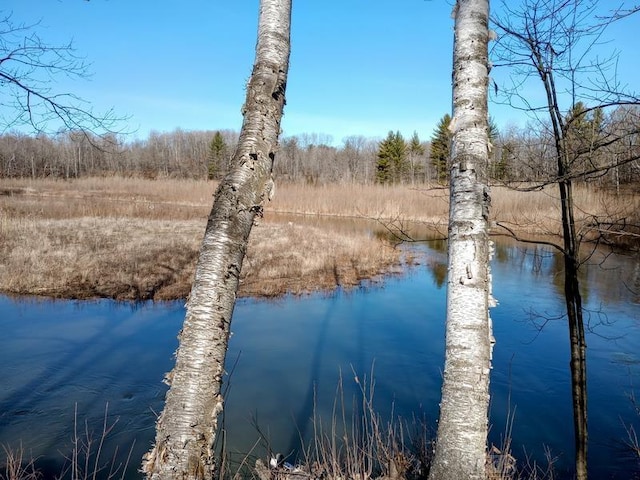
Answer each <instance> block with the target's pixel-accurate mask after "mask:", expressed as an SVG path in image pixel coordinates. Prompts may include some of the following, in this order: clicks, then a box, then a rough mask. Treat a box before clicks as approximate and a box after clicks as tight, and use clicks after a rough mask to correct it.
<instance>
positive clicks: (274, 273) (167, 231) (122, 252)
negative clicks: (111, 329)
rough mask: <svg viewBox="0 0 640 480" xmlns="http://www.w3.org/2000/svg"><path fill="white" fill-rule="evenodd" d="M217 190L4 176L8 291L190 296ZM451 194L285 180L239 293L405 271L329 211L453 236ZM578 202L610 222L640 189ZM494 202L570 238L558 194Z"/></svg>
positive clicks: (500, 197)
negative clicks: (561, 219)
mask: <svg viewBox="0 0 640 480" xmlns="http://www.w3.org/2000/svg"><path fill="white" fill-rule="evenodd" d="M214 190H215V185H214V184H213V183H211V182H205V181H188V180H172V179H161V180H143V179H139V178H118V177H110V178H88V179H80V180H74V181H60V180H36V181H32V180H7V179H3V180H0V258H2V261H1V263H0V291H2V292H5V293H9V294H20V295H22V294H33V295H43V296H50V297H58V298H94V297H107V298H116V299H127V300H135V299H149V298H153V299H156V300H165V299H177V298H184V297H186V295H187V294H188V292H189V289H190V283H191V277H192V274H193V269H194V266H195V261H196V258H197V254H198V248H199V245H200V240H201V238H202V234H203V232H204V227H205V224H206V218H207V215H208V213H209V209H210V208H211V203H212V195H213V192H214ZM447 195H448V193H447V191H446V190H443V189H427V188H424V187H415V188H414V187H409V186H374V185H347V186H341V185H332V186H308V185H301V184H296V185H277V191H276V195H275V198H274V201H273V202H271V203H269V204H268V205H267V206H266V208H265V218H264V219H262V220H261V221H260V223H259V225H258V226H257V227H256V228H255V229H254V231H253V233H252V238H251V242H250V246H249V251H248V254H247V258H246V260H245V264H244V267H243V275H242V280H241V290H240V294H241V295H245V296H247V295H254V296H275V295H279V294H282V293H285V292H291V293H296V294H298V293H303V292H310V291H315V290H324V289H330V288H333V287H335V286H336V285H343V286H352V285H356V284H358V283H359V282H361V281H362V280H364V279H369V278H373V277H376V276H377V275H380V274H384V273H387V272H389V271H391V270H394V269H396V268H397V267H398V265H399V264H400V263H401V260H402V259H401V252H400V251H399V250H397V249H394V248H393V247H392V246H391V245H390V244H388V243H386V242H385V241H384V240H382V239H381V238H378V237H377V236H372V235H370V234H369V233H368V231H367V229H364V228H362V227H361V226H360V227H358V226H354V225H353V224H352V223H350V222H338V221H336V222H330V221H322V222H320V221H318V218H321V217H322V218H330V217H350V218H365V219H376V220H379V221H380V222H394V224H395V225H400V224H402V225H403V226H405V225H408V223H410V222H414V224H415V223H416V222H417V223H419V224H422V225H426V226H429V227H433V228H436V229H438V230H439V231H441V232H444V231H446V219H447V209H448V196H447ZM576 203H577V205H578V206H579V211H581V212H589V213H590V214H593V213H596V214H597V215H601V216H602V218H604V216H606V215H609V216H612V215H614V213H615V214H616V215H618V216H620V215H622V214H625V215H627V216H629V215H633V214H634V213H635V212H636V211H638V210H640V202H639V201H638V196H637V195H636V196H627V197H624V198H621V197H614V196H612V195H607V194H605V193H601V192H600V193H594V192H593V191H589V190H587V189H577V191H576ZM492 208H493V212H492V215H493V216H494V218H495V219H497V220H500V221H502V222H505V223H506V224H507V225H509V226H510V227H511V228H514V229H516V230H517V231H518V232H521V233H537V234H540V233H542V234H550V235H553V234H558V233H559V229H560V226H559V225H560V224H559V214H558V211H557V199H556V198H555V191H552V190H549V191H548V192H547V191H541V192H533V193H518V192H513V191H509V190H506V189H501V188H495V189H494V190H493V207H492ZM288 215H291V216H288ZM592 220H593V215H587V214H586V213H585V214H583V215H581V217H580V218H579V222H580V224H579V225H581V226H583V227H584V228H587V225H588V222H590V221H592ZM371 225H374V226H375V225H376V222H372V223H371ZM371 225H369V226H370V227H371ZM378 226H379V228H380V230H384V227H382V225H381V224H378Z"/></svg>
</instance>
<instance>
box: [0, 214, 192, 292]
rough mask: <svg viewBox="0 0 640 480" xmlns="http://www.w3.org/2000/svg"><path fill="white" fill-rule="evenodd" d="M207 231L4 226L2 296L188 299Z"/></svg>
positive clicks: (88, 224)
mask: <svg viewBox="0 0 640 480" xmlns="http://www.w3.org/2000/svg"><path fill="white" fill-rule="evenodd" d="M202 228H203V226H202V225H201V224H199V223H197V222H168V221H152V220H144V221H142V220H135V219H119V220H116V219H110V218H77V219H68V220H40V219H35V220H30V221H21V222H20V221H18V222H15V223H5V225H3V227H2V230H1V231H0V237H1V238H2V243H1V244H0V252H1V253H0V255H1V256H2V258H3V259H4V261H3V262H2V264H0V289H1V290H2V291H4V292H7V293H12V294H31V295H45V296H50V297H57V298H94V297H106V298H117V299H123V300H124V299H126V300H142V299H150V298H158V299H163V298H180V297H185V296H186V293H188V285H189V284H190V281H191V275H192V272H193V266H194V265H195V259H196V257H197V252H198V248H199V241H200V237H201V231H202ZM181 284H184V285H182V288H180V287H179V285H181ZM176 289H177V290H176Z"/></svg>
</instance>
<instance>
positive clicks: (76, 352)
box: [0, 242, 640, 479]
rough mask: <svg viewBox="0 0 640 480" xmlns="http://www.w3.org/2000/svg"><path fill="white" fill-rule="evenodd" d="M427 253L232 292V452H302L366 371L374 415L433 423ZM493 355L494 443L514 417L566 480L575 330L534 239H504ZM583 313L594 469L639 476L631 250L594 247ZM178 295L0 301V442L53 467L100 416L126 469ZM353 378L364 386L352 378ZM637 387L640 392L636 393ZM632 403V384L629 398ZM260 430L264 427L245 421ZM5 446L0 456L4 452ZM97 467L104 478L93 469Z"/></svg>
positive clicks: (436, 380) (168, 341)
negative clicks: (633, 445) (350, 277)
mask: <svg viewBox="0 0 640 480" xmlns="http://www.w3.org/2000/svg"><path fill="white" fill-rule="evenodd" d="M413 248H415V249H417V251H418V252H419V254H420V255H419V256H418V258H420V259H421V261H420V264H419V265H416V266H413V267H408V268H406V270H405V271H404V272H403V273H402V274H399V275H395V276H389V277H386V278H384V279H382V280H380V281H378V282H375V283H369V284H367V285H364V286H362V287H360V288H357V289H354V290H351V291H343V290H338V291H336V292H333V293H331V294H314V295H309V296H303V297H289V296H287V297H284V298H282V299H278V300H256V299H242V300H240V301H238V304H237V305H236V309H235V312H234V318H233V323H232V331H233V336H232V337H231V342H230V346H229V352H228V357H227V358H228V368H227V370H228V371H229V372H230V377H229V378H227V387H228V392H227V403H226V411H225V418H224V425H225V429H226V431H227V442H228V444H227V449H228V451H230V452H231V453H232V454H233V453H234V452H238V453H237V455H240V456H242V455H244V454H246V453H247V452H249V451H250V450H251V449H252V447H253V445H254V444H255V443H256V442H257V441H258V440H259V439H260V435H259V433H258V429H259V430H260V432H261V433H262V436H263V437H264V438H263V440H264V439H265V438H266V439H268V441H269V443H270V446H271V448H273V449H275V450H278V451H281V452H283V453H289V452H292V451H293V452H296V451H299V450H300V439H301V438H302V439H304V440H305V441H308V439H309V438H310V436H311V435H312V434H313V424H312V422H311V421H310V419H311V417H313V416H314V415H316V416H320V417H322V418H329V417H330V416H331V412H332V409H333V408H334V403H335V398H336V390H337V386H338V384H341V385H342V390H343V392H344V393H343V395H344V397H346V399H347V401H346V403H348V404H349V405H350V404H351V398H352V397H355V398H357V396H358V395H359V390H358V389H359V387H358V385H357V384H356V382H355V381H354V374H357V375H358V378H360V379H361V380H362V379H364V378H365V377H366V378H369V379H371V378H373V380H374V381H375V394H374V401H375V406H376V409H377V410H378V411H379V412H380V414H381V415H382V416H383V418H384V417H385V415H387V416H388V415H391V414H392V412H393V414H394V415H400V416H402V417H403V418H405V419H408V418H412V417H413V416H416V417H418V418H424V419H426V420H427V421H428V422H429V423H430V424H431V425H432V426H434V428H435V423H436V420H437V415H438V402H439V397H440V386H441V370H442V368H443V359H444V320H445V288H446V286H445V281H446V278H445V276H446V254H445V252H444V250H443V244H442V243H438V242H431V243H429V244H424V245H419V246H415V247H413ZM492 269H493V281H494V296H495V297H496V298H497V299H498V301H499V305H498V307H496V308H494V309H492V312H491V314H492V318H493V325H494V336H495V337H496V340H497V343H496V346H495V349H494V362H493V365H494V366H493V371H492V377H491V392H492V400H491V413H490V422H491V433H490V441H491V442H492V443H494V444H496V445H499V444H500V443H501V441H502V438H503V437H504V434H505V431H506V429H507V428H508V426H509V422H508V421H507V420H508V417H509V415H510V414H512V415H513V421H512V422H511V427H510V429H511V438H512V454H513V455H514V456H515V457H516V458H517V459H518V461H519V462H520V464H524V463H526V462H534V461H535V462H540V463H541V464H542V466H543V467H544V466H546V460H545V452H547V451H548V452H550V454H551V456H552V457H553V459H554V467H555V469H556V477H554V478H571V468H572V458H573V447H572V443H573V429H572V416H571V397H570V374H569V370H568V365H569V341H568V332H567V327H566V322H565V321H564V320H563V319H562V318H558V317H561V314H562V311H563V298H562V274H561V262H560V259H559V258H558V257H557V256H555V255H554V254H553V252H552V251H550V250H549V249H546V248H542V247H540V246H538V247H533V246H528V247H523V246H517V245H514V244H507V243H499V244H498V245H497V247H496V256H495V258H494V261H493V264H492ZM581 275H582V276H581V282H582V288H583V292H582V293H583V297H584V302H585V307H586V309H587V315H586V317H587V318H588V320H589V325H588V327H589V333H588V334H587V342H588V350H587V356H588V382H589V386H588V393H589V428H590V432H589V433H590V437H589V438H590V454H589V469H590V474H591V476H592V478H620V479H626V478H630V477H631V474H632V473H633V472H638V471H640V468H639V464H638V461H637V459H636V458H634V457H633V455H631V454H630V452H629V449H628V448H627V446H626V442H628V429H629V428H630V427H633V426H635V428H636V429H640V416H639V415H638V414H637V412H636V410H635V406H634V403H633V401H632V398H633V394H634V391H635V390H634V388H635V387H634V385H635V384H638V385H640V377H639V375H640V261H639V259H638V258H637V257H628V256H622V255H611V256H608V257H606V258H605V257H604V256H599V254H596V255H595V256H594V257H592V259H591V260H590V262H589V263H588V264H587V265H585V267H584V268H583V270H582V274H581ZM183 316H184V305H183V302H170V303H155V304H154V303H140V304H129V303H118V302H113V301H108V300H100V301H91V302H86V301H83V302H78V301H49V300H39V299H30V298H20V299H12V298H8V297H0V328H2V332H3V341H2V348H1V349H0V380H1V382H2V389H1V390H0V444H4V445H9V446H11V447H13V448H17V447H19V446H20V445H22V448H23V449H24V451H25V456H29V457H32V458H36V459H37V464H38V466H39V467H40V468H42V469H43V470H44V472H45V476H51V477H53V476H54V475H55V474H58V473H59V472H60V469H61V468H63V467H64V464H65V463H67V464H68V461H66V460H65V455H67V456H68V455H69V454H70V452H71V450H72V448H73V445H72V440H73V438H74V430H75V431H76V432H77V434H78V436H79V437H86V432H89V436H90V437H91V438H93V439H94V442H95V443H94V444H93V445H92V448H93V449H95V448H96V446H97V441H98V440H99V438H100V433H101V431H102V428H103V424H102V422H103V419H104V417H105V412H106V413H107V421H108V422H109V423H108V425H109V426H111V425H112V424H114V425H113V429H112V430H111V432H110V433H109V435H108V436H107V440H106V442H105V444H104V446H103V447H102V448H103V451H102V452H103V453H102V458H103V459H110V458H111V456H112V455H114V453H115V448H116V446H117V448H118V451H119V453H118V457H119V458H123V457H124V458H125V459H126V456H127V454H128V453H127V452H129V449H131V450H130V452H131V453H130V460H129V465H128V472H129V473H128V477H130V478H136V476H137V475H138V474H137V473H136V470H137V469H138V468H139V465H140V458H141V456H142V454H143V453H144V452H145V451H147V450H148V449H149V446H150V444H151V442H152V441H153V437H154V422H155V418H156V415H157V414H159V412H160V411H161V410H162V404H163V399H164V394H165V392H166V386H165V385H164V384H163V383H162V378H163V375H164V373H165V372H168V371H169V370H170V369H171V368H172V365H173V359H172V354H173V352H174V351H175V349H176V347H177V340H176V336H177V334H178V331H179V330H180V327H181V323H182V320H183ZM361 383H362V382H361ZM638 388H640V387H638ZM636 394H637V395H638V396H640V391H638V392H637V393H636ZM256 427H257V428H256ZM1 456H2V454H0V457H1ZM102 474H103V475H104V474H105V472H102Z"/></svg>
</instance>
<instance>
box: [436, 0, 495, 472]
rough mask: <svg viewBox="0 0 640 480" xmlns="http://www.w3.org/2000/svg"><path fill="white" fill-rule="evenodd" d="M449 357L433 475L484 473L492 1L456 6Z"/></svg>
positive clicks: (489, 340)
mask: <svg viewBox="0 0 640 480" xmlns="http://www.w3.org/2000/svg"><path fill="white" fill-rule="evenodd" d="M454 14H455V41H454V60H453V119H452V121H451V126H450V127H449V128H450V129H451V130H452V133H453V141H452V149H451V151H452V168H451V198H450V207H449V251H448V258H449V260H448V261H449V266H448V281H447V329H446V358H445V367H444V382H443V386H442V401H441V403H440V420H439V424H438V434H437V439H436V449H435V455H434V459H433V464H432V467H431V471H430V474H429V479H430V480H445V479H452V480H453V479H455V480H460V479H465V480H480V479H484V478H485V477H486V473H485V472H486V466H485V463H486V451H487V450H486V449H487V445H486V443H487V431H488V407H489V371H490V368H491V350H492V347H493V336H492V332H491V323H490V322H491V320H490V318H489V313H488V308H489V301H490V298H491V291H490V290H491V275H490V271H489V259H490V250H491V244H490V241H489V236H488V225H487V219H488V214H489V203H490V198H489V190H488V186H487V183H486V182H487V174H486V170H487V165H488V159H489V152H488V149H489V126H488V121H487V113H488V112H487V85H488V52H487V42H488V40H489V35H488V33H489V32H488V22H489V2H488V0H458V1H457V3H456V6H455V7H454Z"/></svg>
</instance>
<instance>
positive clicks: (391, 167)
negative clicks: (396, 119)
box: [376, 131, 407, 183]
mask: <svg viewBox="0 0 640 480" xmlns="http://www.w3.org/2000/svg"><path fill="white" fill-rule="evenodd" d="M406 170H407V144H406V143H405V141H404V138H403V137H402V134H401V133H400V132H396V133H393V132H392V131H389V134H388V135H387V138H385V139H384V140H383V141H382V142H380V147H379V149H378V161H377V163H376V181H377V182H378V183H391V182H399V181H401V180H402V177H403V174H404V173H405V172H406Z"/></svg>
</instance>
